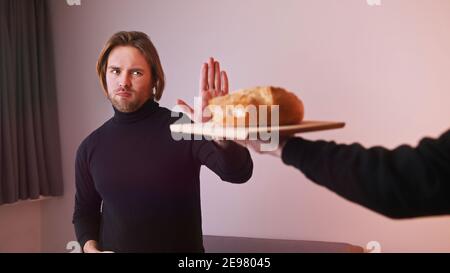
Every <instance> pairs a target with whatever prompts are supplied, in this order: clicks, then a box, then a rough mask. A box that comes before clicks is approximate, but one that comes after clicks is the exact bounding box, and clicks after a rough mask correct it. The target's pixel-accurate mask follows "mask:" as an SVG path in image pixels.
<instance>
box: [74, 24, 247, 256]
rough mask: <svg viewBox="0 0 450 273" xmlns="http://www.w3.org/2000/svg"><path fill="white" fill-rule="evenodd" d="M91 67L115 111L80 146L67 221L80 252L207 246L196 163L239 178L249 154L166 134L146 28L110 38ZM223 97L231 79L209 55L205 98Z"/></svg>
mask: <svg viewBox="0 0 450 273" xmlns="http://www.w3.org/2000/svg"><path fill="white" fill-rule="evenodd" d="M97 72H98V76H99V79H100V82H101V85H102V87H103V90H104V93H105V96H106V97H107V98H108V99H109V100H110V101H111V104H112V105H113V108H114V116H113V117H112V118H111V119H109V120H108V121H106V122H105V123H104V124H103V125H102V126H100V127H99V128H98V129H97V130H95V131H94V132H93V133H91V134H90V135H89V136H88V137H87V138H86V139H85V140H84V141H83V142H82V143H81V145H80V147H79V148H78V151H77V157H76V195H75V209H74V214H73V223H74V226H75V231H76V235H77V239H78V241H79V242H80V244H81V246H82V248H83V251H84V252H102V251H103V252H105V251H112V252H203V251H204V248H203V241H202V226H201V207H200V181H199V175H200V167H201V166H202V165H206V166H207V167H208V168H209V169H211V170H212V171H213V172H215V173H216V174H217V175H218V176H219V177H220V178H221V179H222V180H224V181H228V182H232V183H244V182H246V181H248V179H249V178H250V177H251V175H252V170H253V163H252V160H251V157H250V154H249V152H248V150H247V149H246V148H244V147H242V146H240V145H238V144H236V143H234V142H231V141H207V140H182V141H175V140H174V139H173V138H172V137H171V133H170V130H169V126H170V124H172V123H174V122H176V120H177V118H174V117H173V116H174V115H172V112H171V111H169V110H168V109H166V108H163V107H161V106H160V105H159V104H158V102H157V101H158V100H159V99H160V98H161V96H162V94H163V91H164V86H165V79H164V72H163V69H162V65H161V62H160V60H159V56H158V53H157V51H156V49H155V47H154V46H153V44H152V42H151V41H150V39H149V38H148V36H147V35H146V34H144V33H142V32H119V33H116V34H115V35H113V36H112V37H111V38H110V39H109V41H108V42H107V43H106V45H105V47H104V49H103V51H102V52H101V54H100V57H99V59H98V63H97ZM226 93H228V79H227V75H226V73H225V72H224V71H221V70H220V65H219V62H217V61H215V60H214V59H213V58H210V59H209V62H208V63H205V64H203V66H202V69H201V84H200V94H201V97H202V98H203V101H204V102H205V101H207V100H208V99H209V98H211V97H214V96H220V95H225V94H226ZM179 103H184V102H182V101H180V102H179ZM184 104H185V103H184ZM185 106H187V105H186V104H185ZM204 107H206V105H205V104H203V107H202V108H204ZM200 110H201V109H200ZM200 116H201V115H200ZM199 121H204V120H199Z"/></svg>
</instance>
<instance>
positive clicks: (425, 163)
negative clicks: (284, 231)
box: [282, 131, 450, 218]
mask: <svg viewBox="0 0 450 273" xmlns="http://www.w3.org/2000/svg"><path fill="white" fill-rule="evenodd" d="M282 160H283V162H284V163H285V164H287V165H292V166H294V167H295V168H297V169H299V170H300V171H302V172H303V173H304V174H305V175H306V177H308V178H309V179H311V180H312V181H314V182H316V183H317V184H319V185H322V186H325V187H327V188H328V189H330V190H332V191H334V192H335V193H337V194H338V195H340V196H342V197H344V198H346V199H348V200H350V201H352V202H355V203H358V204H360V205H363V206H365V207H367V208H369V209H372V210H374V211H377V212H379V213H381V214H384V215H386V216H388V217H391V218H409V217H418V216H431V215H442V214H448V213H450V131H447V132H446V133H444V134H443V135H442V136H441V137H439V138H438V139H431V138H424V139H422V140H421V141H420V143H419V145H418V146H417V147H415V148H414V147H411V146H407V145H402V146H399V147H397V148H396V149H393V150H388V149H385V148H383V147H373V148H370V149H366V148H364V147H363V146H361V145H360V144H352V145H339V144H336V143H335V142H326V141H308V140H305V139H301V138H292V139H290V140H289V141H288V142H287V143H286V145H285V147H284V149H283V152H282Z"/></svg>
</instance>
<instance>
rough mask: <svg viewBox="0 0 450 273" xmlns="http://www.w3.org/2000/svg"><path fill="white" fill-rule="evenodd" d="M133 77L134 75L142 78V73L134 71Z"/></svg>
mask: <svg viewBox="0 0 450 273" xmlns="http://www.w3.org/2000/svg"><path fill="white" fill-rule="evenodd" d="M133 75H134V76H142V73H141V72H139V71H134V72H133Z"/></svg>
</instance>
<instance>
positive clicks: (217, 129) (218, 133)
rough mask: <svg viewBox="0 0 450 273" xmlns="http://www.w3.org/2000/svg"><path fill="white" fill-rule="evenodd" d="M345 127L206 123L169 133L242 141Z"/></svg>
mask: <svg viewBox="0 0 450 273" xmlns="http://www.w3.org/2000/svg"><path fill="white" fill-rule="evenodd" d="M343 127H345V122H336V121H303V122H302V123H300V124H297V125H286V126H275V127H237V128H234V127H222V126H218V125H216V124H213V123H210V122H207V123H194V124H192V123H185V124H172V125H170V131H171V132H172V133H175V134H189V135H191V134H192V135H199V136H205V137H211V138H224V139H230V140H231V139H236V140H244V139H248V138H249V137H250V136H254V135H255V134H263V133H276V132H279V134H280V135H294V134H297V133H306V132H316V131H323V130H332V129H339V128H343Z"/></svg>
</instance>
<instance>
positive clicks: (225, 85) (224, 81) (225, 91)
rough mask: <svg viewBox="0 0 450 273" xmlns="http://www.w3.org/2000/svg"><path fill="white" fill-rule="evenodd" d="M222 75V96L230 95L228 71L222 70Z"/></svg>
mask: <svg viewBox="0 0 450 273" xmlns="http://www.w3.org/2000/svg"><path fill="white" fill-rule="evenodd" d="M220 75H221V77H222V82H221V83H222V86H221V88H222V89H221V92H222V96H226V95H228V76H227V72H225V71H222V72H221V73H220Z"/></svg>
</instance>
